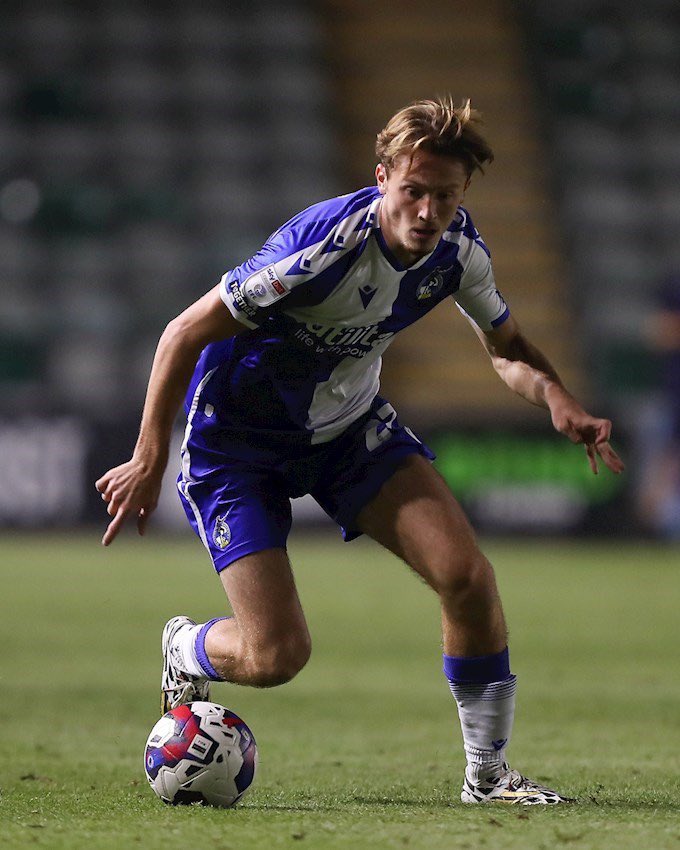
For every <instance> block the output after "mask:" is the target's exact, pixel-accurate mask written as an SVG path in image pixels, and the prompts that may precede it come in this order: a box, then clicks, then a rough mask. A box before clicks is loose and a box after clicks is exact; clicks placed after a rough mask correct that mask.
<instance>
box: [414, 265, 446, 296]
mask: <svg viewBox="0 0 680 850" xmlns="http://www.w3.org/2000/svg"><path fill="white" fill-rule="evenodd" d="M452 268H453V266H448V267H447V268H445V269H443V268H441V267H440V266H437V268H436V269H435V270H434V271H433V272H430V274H429V275H428V276H427V277H426V278H423V280H421V281H420V283H419V284H418V288H417V289H416V298H417V299H418V301H425V300H426V299H427V298H432V296H433V295H435V294H436V293H437V292H439V290H440V289H441V288H442V286H444V275H445V274H446V272H448V271H451V269H452Z"/></svg>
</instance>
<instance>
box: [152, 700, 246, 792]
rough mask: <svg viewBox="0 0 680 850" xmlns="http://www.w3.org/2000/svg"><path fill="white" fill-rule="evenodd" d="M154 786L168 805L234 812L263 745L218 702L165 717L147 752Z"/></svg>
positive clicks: (154, 731)
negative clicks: (184, 805)
mask: <svg viewBox="0 0 680 850" xmlns="http://www.w3.org/2000/svg"><path fill="white" fill-rule="evenodd" d="M144 770H145V772H146V778H147V779H148V780H149V785H151V787H152V788H153V790H154V792H155V793H156V794H157V795H158V796H159V797H160V798H161V800H162V801H163V802H164V803H170V804H172V805H178V804H188V803H200V804H202V805H204V806H218V807H219V808H229V807H230V806H233V805H234V804H235V803H237V802H238V801H239V800H240V799H241V797H242V796H243V795H244V794H245V793H246V791H247V790H248V788H250V786H251V784H252V782H253V779H254V778H255V772H256V770H257V745H256V743H255V738H254V737H253V733H252V732H251V731H250V729H249V728H248V726H247V725H246V724H245V723H244V722H243V720H241V718H240V717H238V716H237V715H236V714H234V713H233V712H231V711H229V709H227V708H225V707H224V706H222V705H217V703H214V702H192V703H189V704H188V705H181V706H179V707H178V708H173V709H171V710H170V711H168V712H167V714H164V715H163V717H161V719H160V720H159V721H158V723H156V725H155V726H154V727H153V729H152V730H151V734H150V735H149V737H148V739H147V742H146V750H145V753H144Z"/></svg>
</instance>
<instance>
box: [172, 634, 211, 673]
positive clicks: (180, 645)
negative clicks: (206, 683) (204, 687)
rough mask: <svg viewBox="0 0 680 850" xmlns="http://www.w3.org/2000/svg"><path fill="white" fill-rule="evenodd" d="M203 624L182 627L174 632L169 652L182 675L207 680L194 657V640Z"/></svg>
mask: <svg viewBox="0 0 680 850" xmlns="http://www.w3.org/2000/svg"><path fill="white" fill-rule="evenodd" d="M203 625H204V624H203V623H198V624H197V625H195V626H190V625H186V626H182V627H181V628H179V629H177V631H176V632H175V637H174V640H173V642H172V643H171V644H170V652H171V653H172V658H173V661H174V662H175V664H177V666H178V667H179V668H180V670H181V671H182V672H183V673H187V674H188V675H189V676H192V677H193V678H200V679H207V676H206V674H205V670H204V669H203V668H202V667H201V665H200V664H199V662H198V658H197V656H196V638H197V637H198V633H199V632H200V631H201V629H202V628H203Z"/></svg>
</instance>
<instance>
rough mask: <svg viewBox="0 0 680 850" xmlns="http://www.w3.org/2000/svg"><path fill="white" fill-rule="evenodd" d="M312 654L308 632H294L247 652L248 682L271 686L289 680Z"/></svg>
mask: <svg viewBox="0 0 680 850" xmlns="http://www.w3.org/2000/svg"><path fill="white" fill-rule="evenodd" d="M311 654H312V644H311V639H310V637H309V634H308V633H304V634H296V635H293V636H290V637H287V638H286V639H285V640H281V641H277V642H276V643H274V644H271V645H268V646H266V647H261V648H259V649H256V650H254V651H252V652H251V653H249V659H248V662H249V663H248V665H247V666H248V668H249V671H248V672H249V677H248V678H249V679H250V684H251V685H253V686H255V687H257V688H272V687H275V686H276V685H283V684H285V683H286V682H290V680H291V679H293V678H294V677H295V676H297V674H298V673H299V672H300V670H302V668H303V667H304V666H305V664H306V663H307V662H308V661H309V657H310V655H311Z"/></svg>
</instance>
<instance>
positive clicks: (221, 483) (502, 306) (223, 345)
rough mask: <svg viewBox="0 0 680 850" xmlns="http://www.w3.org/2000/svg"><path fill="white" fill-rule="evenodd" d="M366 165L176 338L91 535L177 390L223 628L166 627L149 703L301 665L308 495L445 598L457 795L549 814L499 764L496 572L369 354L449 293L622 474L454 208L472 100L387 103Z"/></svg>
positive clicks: (161, 452)
mask: <svg viewBox="0 0 680 850" xmlns="http://www.w3.org/2000/svg"><path fill="white" fill-rule="evenodd" d="M376 152H377V157H378V160H379V162H378V165H377V167H376V171H375V174H376V181H377V185H376V186H371V187H368V188H364V189H360V190H359V191H356V192H352V193H350V194H348V195H343V196H341V197H338V198H333V199H331V200H327V201H322V202H321V203H318V204H315V205H314V206H312V207H310V208H308V209H306V210H304V211H303V212H301V213H299V214H298V215H296V216H294V217H293V218H292V219H291V220H290V221H288V222H287V223H286V224H284V225H283V226H282V227H280V228H279V229H278V230H277V231H275V232H274V233H273V234H272V235H271V236H270V237H269V239H268V240H267V241H266V243H265V244H264V246H263V247H262V249H261V250H260V251H259V252H258V253H257V254H255V256H254V257H252V258H251V259H249V260H247V261H246V262H244V263H243V264H242V265H240V266H238V267H237V268H235V269H233V270H231V271H229V272H227V273H226V274H225V275H224V277H223V278H222V280H221V281H220V283H219V284H218V285H217V286H216V287H215V288H214V289H212V290H211V291H209V292H208V293H207V294H206V295H204V296H203V297H202V298H200V299H199V300H198V301H196V302H195V303H194V304H192V305H191V306H190V307H188V308H187V309H186V310H185V311H184V312H183V313H182V314H181V315H180V316H178V317H177V318H175V319H173V320H172V321H171V322H170V323H169V324H168V326H167V327H166V329H165V331H164V332H163V334H162V336H161V338H160V342H159V344H158V349H157V352H156V356H155V359H154V363H153V367H152V370H151V376H150V379H149V387H148V392H147V398H146V402H145V405H144V412H143V416H142V423H141V429H140V434H139V438H138V441H137V444H136V447H135V449H134V453H133V456H132V458H131V459H130V460H129V461H128V462H126V463H124V464H122V465H121V466H118V467H115V468H114V469H111V470H109V472H107V473H106V474H105V475H103V476H102V477H101V478H100V479H99V481H97V483H96V486H97V489H98V490H99V491H100V493H101V496H102V498H103V499H104V501H105V502H107V503H108V513H109V515H110V517H111V521H110V523H109V526H108V528H107V530H106V532H105V534H104V537H103V541H102V542H103V544H104V545H108V544H110V543H111V542H112V540H113V539H114V538H115V537H116V535H117V534H118V532H119V531H120V528H121V526H122V525H123V523H124V521H125V520H126V518H127V517H129V516H131V515H133V516H136V517H137V525H138V530H139V533H140V534H143V533H144V531H145V529H146V526H147V522H148V520H149V516H150V515H151V513H152V511H153V510H154V508H155V506H156V504H157V501H158V496H159V492H160V487H161V478H162V476H163V472H164V470H165V467H166V464H167V459H168V446H169V442H170V436H171V430H172V426H173V422H174V420H175V416H176V413H177V410H178V408H179V406H180V404H181V401H182V398H183V397H184V396H185V394H186V404H185V409H186V414H187V424H186V434H185V438H184V443H183V445H182V450H181V472H180V475H179V479H178V489H179V493H180V496H181V499H182V502H183V504H184V508H185V510H186V513H187V516H188V518H189V521H190V523H191V524H192V526H193V527H194V530H195V531H196V533H197V534H198V536H199V537H200V538H201V540H202V542H203V544H204V545H205V547H206V548H207V550H208V551H209V553H210V556H211V558H212V562H213V564H214V567H215V570H216V571H217V572H218V574H219V577H220V579H221V581H222V585H223V587H224V590H225V591H226V594H227V597H228V599H229V603H230V605H231V608H232V611H233V615H232V616H230V617H217V618H216V619H214V620H210V621H209V622H207V623H199V624H197V623H195V622H194V621H193V620H190V619H189V618H188V617H185V616H178V617H173V618H172V619H171V620H170V621H169V622H168V623H167V624H166V626H165V629H164V632H163V640H162V646H163V655H164V668H163V678H162V694H163V696H162V708H163V711H166V710H168V709H169V708H171V707H174V706H177V705H180V704H182V703H185V702H190V701H191V700H205V699H208V698H209V682H210V681H211V680H213V681H228V682H237V683H239V684H243V685H253V686H257V687H268V686H273V685H279V684H281V683H283V682H286V681H288V680H290V679H291V678H292V677H293V676H295V674H296V673H298V671H299V670H301V669H302V667H303V666H304V665H305V663H306V662H307V660H308V658H309V655H310V650H311V642H310V636H309V632H308V630H307V625H306V622H305V616H304V613H303V611H302V608H301V605H300V600H299V598H298V594H297V592H296V588H295V583H294V578H293V573H292V570H291V565H290V563H289V560H288V557H287V553H286V539H287V535H288V532H289V530H290V525H291V510H290V501H289V500H290V498H291V497H296V496H301V495H303V494H305V493H311V494H312V496H313V497H314V498H315V499H316V501H317V502H318V503H319V504H320V505H321V506H322V508H323V509H324V510H325V511H326V513H328V514H329V516H331V517H332V518H333V519H334V520H335V521H336V522H337V523H338V525H339V526H340V527H341V529H342V533H343V536H344V538H345V540H352V539H354V538H355V537H357V536H358V535H360V534H368V535H369V536H370V537H372V538H373V539H374V540H376V541H377V542H378V543H380V544H381V545H382V546H384V547H386V548H387V549H389V550H390V551H391V552H393V553H395V554H396V555H398V556H399V557H400V558H402V559H403V560H404V561H405V562H406V563H408V564H409V565H410V566H411V567H412V569H413V570H415V571H416V572H417V573H418V574H419V575H420V576H422V578H423V579H424V580H425V581H426V582H427V583H428V584H429V585H430V587H432V589H433V590H434V591H435V592H436V593H437V594H438V595H439V599H440V602H441V619H442V634H443V649H444V662H443V663H444V673H445V675H446V678H447V679H448V682H449V685H450V689H451V692H452V694H453V696H454V698H455V700H456V703H457V707H458V714H459V718H460V723H461V727H462V732H463V743H464V748H465V754H466V758H467V767H466V770H465V777H464V780H463V790H462V793H461V799H462V800H463V802H466V803H480V802H490V801H503V802H509V803H520V804H553V803H560V802H562V800H563V798H561V797H560V796H559V795H558V794H557V793H555V792H554V791H551V790H550V789H548V788H544V787H542V786H539V785H537V784H536V783H535V782H532V781H530V780H528V779H526V778H525V777H523V776H522V775H521V774H520V773H518V772H517V771H516V770H512V769H511V768H510V767H509V766H508V765H507V763H506V760H505V750H506V746H507V744H508V741H509V740H510V734H511V729H512V724H513V717H514V705H515V676H514V675H513V674H512V673H511V670H510V664H509V657H508V647H507V631H506V625H505V619H504V616H503V610H502V607H501V602H500V600H499V596H498V592H497V589H496V583H495V579H494V574H493V570H492V568H491V565H490V564H489V562H488V561H487V559H486V558H485V557H484V555H483V554H482V552H481V551H480V549H479V547H478V545H477V542H476V540H475V537H474V534H473V531H472V529H471V527H470V525H469V523H468V521H467V519H466V517H465V516H464V514H463V512H462V510H461V508H460V506H459V505H458V503H457V501H456V499H455V498H454V496H453V495H452V494H451V492H450V491H449V489H448V487H447V486H446V484H445V483H444V481H443V479H442V478H441V477H440V476H439V475H438V473H437V472H436V471H435V470H434V468H433V467H432V465H431V463H430V461H431V460H432V459H433V455H432V452H431V451H430V450H429V449H428V448H427V446H425V445H424V444H423V443H422V442H421V441H420V440H419V439H418V437H417V436H416V435H415V434H414V433H413V432H412V431H411V430H410V429H409V428H407V427H406V426H405V425H402V424H401V423H400V422H399V420H398V419H397V414H396V411H395V410H394V408H393V407H392V405H391V404H390V403H389V402H388V401H387V400H386V399H384V398H381V397H380V396H379V394H378V391H379V376H380V366H381V357H382V354H383V352H384V351H385V349H386V348H387V347H388V345H389V344H390V342H391V341H392V339H393V338H394V336H395V334H396V333H398V332H399V331H400V330H402V328H405V327H407V326H408V325H410V324H412V323H413V322H415V321H417V320H418V319H419V318H420V317H421V316H424V315H425V314H426V313H427V312H428V311H429V310H431V309H432V308H433V307H435V306H436V305H438V304H439V303H440V302H445V303H446V306H449V305H451V304H452V302H453V301H455V303H456V305H457V306H458V308H459V310H460V311H461V312H462V313H463V315H464V316H465V317H466V318H467V320H468V321H469V322H470V324H471V325H472V327H473V328H474V330H475V332H476V333H477V335H478V336H479V338H480V340H481V342H482V344H483V345H484V347H485V348H486V350H487V352H488V354H489V356H490V358H491V362H492V364H493V366H494V368H495V369H496V371H497V372H498V374H499V375H500V377H501V378H502V379H503V380H504V381H505V383H506V384H507V385H508V386H509V387H511V388H512V389H513V390H514V391H515V392H517V393H519V394H520V395H521V396H523V397H524V398H526V399H527V400H528V401H529V402H531V403H533V404H536V405H540V406H542V407H544V408H546V409H547V410H548V411H549V413H550V416H551V418H552V422H553V425H554V427H555V428H556V429H557V431H559V432H560V433H562V434H564V435H566V436H567V437H568V438H569V439H570V440H571V441H572V442H574V443H582V444H583V445H584V446H585V452H586V456H587V459H588V462H589V464H590V467H591V469H592V471H593V472H594V473H597V471H598V459H599V460H601V461H602V462H603V463H604V464H605V465H606V466H607V467H608V468H609V469H610V470H612V471H613V472H615V473H618V472H620V471H621V470H622V469H623V464H622V463H621V461H620V459H619V458H618V456H617V455H616V453H615V452H614V450H613V449H612V448H611V447H610V445H609V437H610V432H611V423H610V422H609V421H608V420H606V419H598V418H595V417H593V416H591V415H590V414H589V413H587V412H586V411H585V410H584V409H583V407H582V406H581V405H580V404H579V403H578V402H577V401H576V400H575V399H574V397H573V396H572V395H570V394H569V392H568V391H567V390H566V389H565V387H564V386H563V384H562V382H561V381H560V379H559V377H558V376H557V374H556V372H555V370H554V369H553V367H552V366H551V365H550V363H549V362H548V360H547V359H546V357H545V356H544V355H543V354H542V353H541V352H540V351H538V350H537V349H536V347H535V346H533V345H532V344H531V343H530V342H529V341H528V340H527V339H526V337H525V336H524V335H523V334H522V332H521V330H520V328H519V326H518V324H517V321H516V320H515V318H514V317H513V316H512V315H511V314H510V311H509V309H508V306H507V305H506V302H505V301H504V299H503V297H502V296H501V294H500V293H499V291H498V290H497V289H496V284H495V282H494V276H493V272H492V267H491V262H490V259H489V252H488V250H487V248H486V246H485V245H484V242H483V241H482V239H481V237H480V235H479V233H478V232H477V230H476V229H475V226H474V225H473V223H472V220H471V218H470V216H469V214H468V212H467V211H466V209H465V208H463V207H462V206H461V204H462V203H463V198H464V196H465V193H466V191H467V189H468V187H469V186H470V181H471V178H472V176H473V174H474V173H475V171H477V170H480V171H481V170H482V168H483V166H484V165H485V164H486V163H489V162H491V161H492V159H493V153H492V151H491V148H490V147H489V145H488V143H487V141H486V140H485V138H484V136H483V135H482V133H481V131H480V118H479V114H478V113H477V112H476V110H473V109H471V107H470V102H469V101H467V102H466V103H464V104H463V105H462V106H461V107H457V108H456V107H455V106H454V103H453V101H452V99H451V98H450V97H447V98H444V99H439V100H424V101H421V102H417V103H414V104H412V105H411V106H408V107H406V108H404V109H401V110H400V111H399V112H397V113H396V114H395V115H394V116H393V118H392V119H391V120H390V121H389V123H388V124H387V126H386V127H385V129H384V130H382V132H380V133H379V135H378V139H377V146H376ZM443 309H446V307H444V308H443ZM445 347H446V343H445V341H442V348H443V349H445ZM442 391H444V392H445V388H443V389H442Z"/></svg>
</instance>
